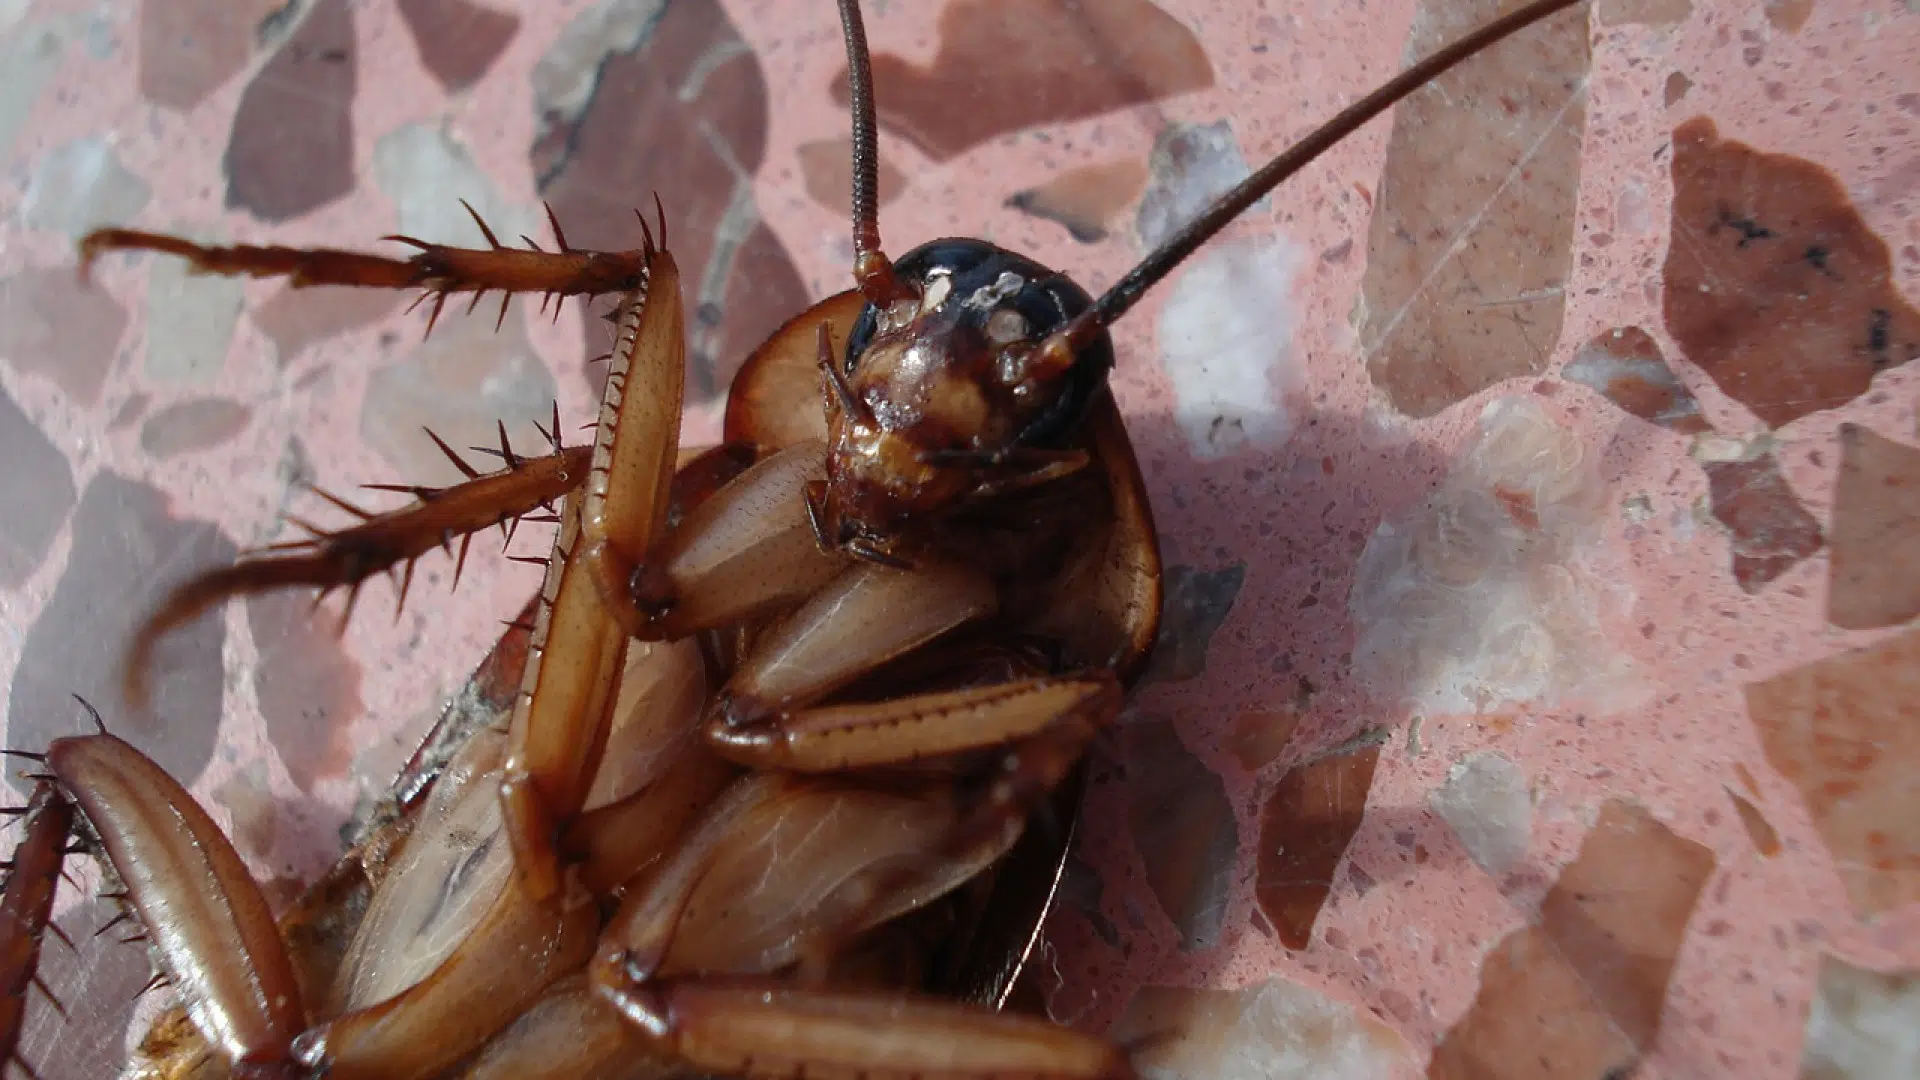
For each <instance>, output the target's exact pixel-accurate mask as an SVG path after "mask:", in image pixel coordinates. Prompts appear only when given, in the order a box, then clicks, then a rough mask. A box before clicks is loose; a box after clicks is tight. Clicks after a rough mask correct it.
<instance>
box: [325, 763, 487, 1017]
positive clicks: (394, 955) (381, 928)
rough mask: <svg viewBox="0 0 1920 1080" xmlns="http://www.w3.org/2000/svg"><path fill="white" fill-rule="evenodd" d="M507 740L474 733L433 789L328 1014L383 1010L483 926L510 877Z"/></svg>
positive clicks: (377, 896) (363, 925) (376, 897)
mask: <svg viewBox="0 0 1920 1080" xmlns="http://www.w3.org/2000/svg"><path fill="white" fill-rule="evenodd" d="M505 751H506V737H505V736H504V735H502V734H501V733H500V732H498V731H493V730H483V731H479V732H475V733H474V736H473V738H472V739H471V740H470V741H469V742H468V743H467V745H466V747H465V748H464V749H462V750H461V752H460V753H459V755H458V756H456V757H455V758H454V759H453V761H452V762H451V763H449V764H448V766H447V768H446V770H445V771H443V772H442V773H441V774H440V777H439V779H438V780H437V781H436V782H435V783H434V786H433V792H432V794H431V795H430V796H428V798H427V802H426V805H425V806H423V807H422V808H421V810H420V813H419V818H418V820H417V821H416V823H415V825H414V828H413V833H412V835H411V836H410V837H409V838H408V840H407V843H406V846H405V847H404V848H402V849H401V852H400V855H399V857H398V858H397V859H395V860H394V862H393V864H392V866H391V867H390V868H389V870H388V872H387V874H386V875H385V877H384V878H383V879H382V881H381V884H380V886H379V888H377V889H375V890H374V894H373V900H372V902H371V903H370V904H369V905H368V907H367V913H366V916H365V917H364V918H362V919H361V920H360V927H359V930H358V931H357V932H356V933H355V934H354V937H353V942H352V944H351V945H349V946H348V948H347V955H346V959H345V961H344V962H343V963H342V964H341V965H340V971H339V974H338V975H337V976H336V977H335V982H334V986H333V991H332V993H331V994H329V996H328V999H327V1004H326V1008H325V1010H324V1012H323V1015H324V1016H326V1017H334V1016H339V1015H340V1014H342V1013H345V1012H350V1011H352V1010H354V1009H364V1008H367V1007H368V1006H371V1005H374V1004H376V1003H378V1002H381V1001H385V1000H387V999H388V998H391V997H393V996H394V995H396V994H399V993H400V992H402V991H404V990H406V989H407V988H408V987H411V986H413V985H415V984H417V983H419V982H420V981H421V980H422V979H425V978H426V977H427V976H428V975H430V974H432V973H433V970H434V969H435V968H437V967H439V966H440V965H441V964H442V963H443V962H445V960H446V958H447V957H448V956H450V955H452V953H453V951H454V950H455V949H456V948H458V947H459V945H460V943H461V942H462V941H464V940H466V938H467V937H468V936H469V935H470V934H471V933H472V931H473V928H474V927H475V926H476V925H478V924H479V922H480V921H481V920H482V919H483V918H485V917H486V914H487V909H488V908H489V907H490V906H491V905H492V904H493V901H494V900H495V898H497V897H498V896H499V895H500V890H501V889H502V888H503V887H505V885H506V883H507V881H508V880H509V879H510V878H511V877H512V874H513V860H512V856H511V853H510V852H509V850H508V848H507V845H506V843H505V841H504V840H503V839H502V837H501V836H500V797H499V794H498V785H499V769H500V759H501V757H502V756H503V755H504V754H505Z"/></svg>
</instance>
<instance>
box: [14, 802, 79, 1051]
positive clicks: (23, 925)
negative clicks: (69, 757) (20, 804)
mask: <svg viewBox="0 0 1920 1080" xmlns="http://www.w3.org/2000/svg"><path fill="white" fill-rule="evenodd" d="M17 812H18V813H19V814H20V816H21V820H22V822H23V829H24V833H23V835H22V836H21V838H20V843H19V844H18V845H17V846H15V848H14V849H13V860H12V862H10V863H9V864H8V865H7V884H6V889H5V891H4V893H0V1070H4V1069H5V1068H6V1066H7V1064H8V1063H9V1062H14V1061H18V1060H19V1058H18V1055H19V1053H20V1035H21V1031H22V1029H23V1025H24V1021H25V1019H26V1009H27V992H28V991H29V990H32V989H34V988H36V987H37V988H38V989H39V990H40V992H41V993H42V994H45V995H46V998H47V1000H48V1001H50V1002H52V1003H53V1005H54V1008H56V1009H60V1010H61V1013H62V1015H65V1009H64V1008H63V1007H62V1006H61V1004H60V1002H59V1000H58V999H56V998H55V997H54V996H53V992H52V991H50V990H48V989H47V987H46V984H45V983H42V982H41V981H40V976H39V974H38V972H39V968H40V942H41V940H42V936H43V934H44V933H45V932H46V931H48V930H51V931H53V932H54V933H55V934H60V929H59V927H57V926H55V925H54V924H53V922H52V921H51V916H52V914H53V896H54V893H55V892H56V891H57V890H58V889H59V886H60V870H61V864H62V863H63V862H64V861H65V860H66V856H67V848H68V843H69V838H70V837H71V836H72V834H73V803H72V802H70V801H69V800H68V799H67V797H66V796H65V795H63V794H62V793H61V792H60V789H59V787H58V785H57V784H55V782H54V781H52V780H41V781H40V782H39V783H37V784H36V785H35V786H34V789H33V794H32V795H31V796H30V797H28V799H27V805H26V808H25V809H24V810H21V811H17ZM60 936H61V937H62V938H64V937H65V935H64V934H61V935H60ZM67 945H68V947H69V948H71V947H72V945H73V943H72V942H70V941H69V942H68V943H67ZM21 1064H22V1065H23V1066H25V1064H26V1063H25V1062H21ZM27 1073H28V1075H34V1074H33V1070H32V1068H31V1067H27Z"/></svg>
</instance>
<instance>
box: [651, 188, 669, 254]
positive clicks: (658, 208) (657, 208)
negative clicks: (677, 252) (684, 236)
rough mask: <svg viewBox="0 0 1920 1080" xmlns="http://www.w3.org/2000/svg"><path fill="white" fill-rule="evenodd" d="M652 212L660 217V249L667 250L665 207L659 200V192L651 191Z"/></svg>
mask: <svg viewBox="0 0 1920 1080" xmlns="http://www.w3.org/2000/svg"><path fill="white" fill-rule="evenodd" d="M653 212H654V214H655V215H656V216H657V217H659V219H660V250H661V251H665V250H667V208H666V205H665V204H664V203H662V202H661V201H660V193H659V192H658V191H655V192H654V193H653Z"/></svg>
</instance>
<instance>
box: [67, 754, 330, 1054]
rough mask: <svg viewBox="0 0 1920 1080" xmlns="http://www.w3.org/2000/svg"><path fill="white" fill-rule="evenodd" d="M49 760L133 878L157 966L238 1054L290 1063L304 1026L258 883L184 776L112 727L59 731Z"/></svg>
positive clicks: (129, 881)
mask: <svg viewBox="0 0 1920 1080" xmlns="http://www.w3.org/2000/svg"><path fill="white" fill-rule="evenodd" d="M46 760H47V767H48V769H49V770H50V771H51V772H52V774H53V775H54V777H55V778H57V779H58V781H59V783H60V786H61V788H62V789H63V790H64V791H65V792H66V794H67V795H68V796H69V797H70V798H71V799H72V800H73V802H74V803H75V805H76V806H77V807H78V808H79V811H80V813H82V814H83V815H85V817H86V819H87V822H88V824H89V826H90V827H91V830H92V832H93V834H94V835H95V836H97V837H98V838H99V841H100V848H101V851H102V854H103V855H104V856H105V858H106V859H107V860H108V861H109V862H110V863H111V864H112V865H113V868H114V870H115V872H116V873H117V874H118V875H119V877H120V879H121V881H123V882H124V883H125V885H126V896H125V901H124V902H125V903H126V904H127V905H128V906H129V907H130V908H132V909H134V910H135V911H136V912H137V913H138V915H139V918H140V922H141V923H142V924H143V926H144V929H145V931H146V934H147V936H148V940H149V941H150V943H151V945H152V948H153V951H154V955H155V958H156V959H157V960H158V961H159V966H160V967H161V968H162V970H163V971H164V972H165V974H166V975H167V976H168V977H169V978H170V979H171V981H172V982H173V985H174V987H175V988H176V989H177V990H178V991H179V992H180V994H181V995H182V997H183V998H184V1000H185V1001H186V1003H187V1006H188V1011H189V1012H190V1014H191V1015H192V1016H193V1019H194V1023H195V1025H196V1026H197V1027H199V1028H200V1030H201V1031H202V1033H203V1034H204V1035H205V1036H206V1038H207V1041H208V1042H209V1043H210V1044H212V1045H213V1046H215V1047H217V1048H218V1049H219V1050H220V1051H221V1052H222V1053H224V1054H225V1055H226V1057H227V1058H228V1060H229V1061H232V1062H235V1063H237V1064H241V1065H250V1066H253V1067H257V1068H267V1067H269V1066H270V1065H271V1064H273V1063H278V1062H284V1061H285V1060H286V1055H287V1052H288V1050H289V1049H290V1047H291V1045H292V1042H293V1039H294V1037H295V1036H296V1035H298V1034H299V1032H300V1030H301V1028H303V1027H304V1026H305V1025H306V1011H305V1007H304V1005H303V1004H302V1000H301V996H300V987H299V983H298V980H297V979H296V978H295V976H294V973H293V967H292V963H291V961H290V960H289V959H288V956H287V952H286V948H285V945H284V944H283V942H282V941H281V939H280V933H279V929H278V927H276V926H275V925H274V921H273V916H272V911H271V909H270V908H269V907H268V905H267V901H266V897H265V896H264V895H263V894H262V893H261V892H260V887H259V885H258V884H257V883H255V881H254V880H253V877H252V875H251V874H249V873H248V871H247V867H246V864H245V862H243V861H242V860H241V858H240V856H239V853H238V852H236V851H235V850H234V848H233V845H232V843H231V842H229V841H228V840H227V838H226V836H225V835H224V834H223V833H222V832H221V831H220V828H219V826H217V825H215V824H214V822H213V819H212V818H211V817H209V816H208V815H207V812H206V811H205V810H204V809H203V808H202V807H201V806H200V804H199V803H197V802H195V801H194V799H193V797H192V796H191V795H189V794H187V791H186V789H185V788H183V787H181V786H180V784H179V782H178V781H176V780H174V779H173V778H172V777H170V776H168V775H167V774H166V772H165V771H163V770H162V769H161V768H160V767H159V766H158V765H155V764H154V763H153V762H152V761H151V760H150V759H148V758H147V757H146V756H145V755H143V754H141V753H140V752H139V751H138V750H136V749H134V748H133V747H132V746H130V745H128V744H127V743H125V742H123V741H121V740H120V739H117V738H115V737H114V736H112V735H106V734H100V735H87V736H81V737H74V738H65V739H59V740H56V741H55V742H54V743H53V745H52V746H50V747H49V748H48V749H47V755H46Z"/></svg>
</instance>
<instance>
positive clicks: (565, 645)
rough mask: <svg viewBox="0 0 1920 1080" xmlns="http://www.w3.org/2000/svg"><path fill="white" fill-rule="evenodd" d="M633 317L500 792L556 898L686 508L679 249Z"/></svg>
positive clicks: (511, 830)
mask: <svg viewBox="0 0 1920 1080" xmlns="http://www.w3.org/2000/svg"><path fill="white" fill-rule="evenodd" d="M662 231H663V232H664V231H665V230H664V221H663V223H662ZM619 310H620V315H619V320H618V329H617V334H616V338H615V343H614V349H613V354H612V357H611V359H610V362H609V368H608V372H607V387H606V393H605V397H604V399H603V401H602V403H601V407H600V417H599V421H598V423H597V425H596V429H595V433H594V443H593V451H592V458H591V463H590V465H589V468H588V471H587V479H586V483H585V485H584V486H583V487H582V488H581V489H580V490H579V491H578V492H576V493H575V494H574V495H573V496H572V497H571V498H569V499H568V502H567V507H566V511H565V514H564V516H563V520H562V524H561V529H560V534H559V535H558V536H556V537H555V538H554V547H553V556H552V558H551V559H550V560H549V562H548V565H547V578H546V581H545V582H544V584H543V585H542V592H541V596H542V601H541V610H540V612H539V615H538V616H537V617H536V619H535V623H534V638H533V645H532V648H531V651H530V653H529V656H528V660H527V671H526V678H525V681H524V683H523V684H522V691H521V700H520V702H519V705H518V707H516V708H515V710H514V714H513V722H512V726H511V729H510V732H511V734H510V744H509V746H508V750H507V761H506V765H505V776H504V778H503V779H502V781H501V784H500V797H501V800H502V806H503V810H504V812H505V815H506V817H505V822H506V832H507V836H508V840H509V842H510V843H511V844H512V845H513V849H514V853H515V855H516V856H517V862H518V864H519V866H520V869H521V872H522V874H523V876H524V879H525V882H526V886H527V888H528V889H529V890H530V891H531V892H532V894H533V895H534V896H535V897H537V898H542V899H544V898H548V897H552V896H553V895H554V894H555V893H556V892H557V891H558V890H559V887H560V878H559V873H560V868H559V859H558V851H557V848H556V841H557V839H558V833H559V829H560V827H561V826H562V825H564V824H565V823H566V822H567V821H568V820H569V819H571V818H572V817H573V815H575V814H576V813H578V812H579V810H580V808H581V807H582V805H584V803H585V800H586V798H587V792H588V786H589V785H590V784H591V782H592V779H593V775H594V772H595V770H596V769H597V768H598V765H599V762H600V757H601V753H602V750H603V748H604V746H605V744H606V738H607V730H608V724H609V722H610V712H609V710H610V709H611V708H612V706H613V704H614V699H615V694H616V693H617V691H618V687H619V676H620V671H621V668H622V665H623V659H624V657H625V654H626V649H627V643H628V641H629V640H630V639H631V638H632V637H633V636H634V634H635V633H637V632H639V631H640V630H642V629H643V628H644V626H645V624H646V621H647V617H648V616H647V613H645V612H643V611H641V610H640V609H639V607H638V606H637V605H636V603H635V601H634V596H635V593H636V592H638V591H641V590H637V589H636V588H635V581H636V578H637V576H644V575H643V574H641V573H640V572H641V571H642V569H643V568H645V567H649V566H651V565H653V564H652V563H650V562H649V557H650V556H651V555H652V554H653V552H654V549H655V548H656V546H658V545H659V543H660V542H661V540H662V538H663V536H664V534H665V531H666V524H667V518H668V513H669V510H670V508H671V504H672V495H671V493H672V485H673V476H674V466H675V462H676V455H677V448H678V446H679V441H680V407H681V399H682V393H683V387H684V380H685V369H686V338H685V319H684V313H683V311H682V307H681V299H680V278H679V271H678V269H677V267H676V266H675V264H674V261H673V256H672V255H671V254H669V253H668V252H667V251H666V250H664V249H656V248H653V247H652V245H651V243H649V245H648V264H647V269H646V273H645V275H644V276H643V283H642V285H641V287H640V288H637V289H635V290H634V291H632V292H630V293H628V294H627V295H626V297H625V298H624V299H623V300H622V301H621V304H620V309H619Z"/></svg>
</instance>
